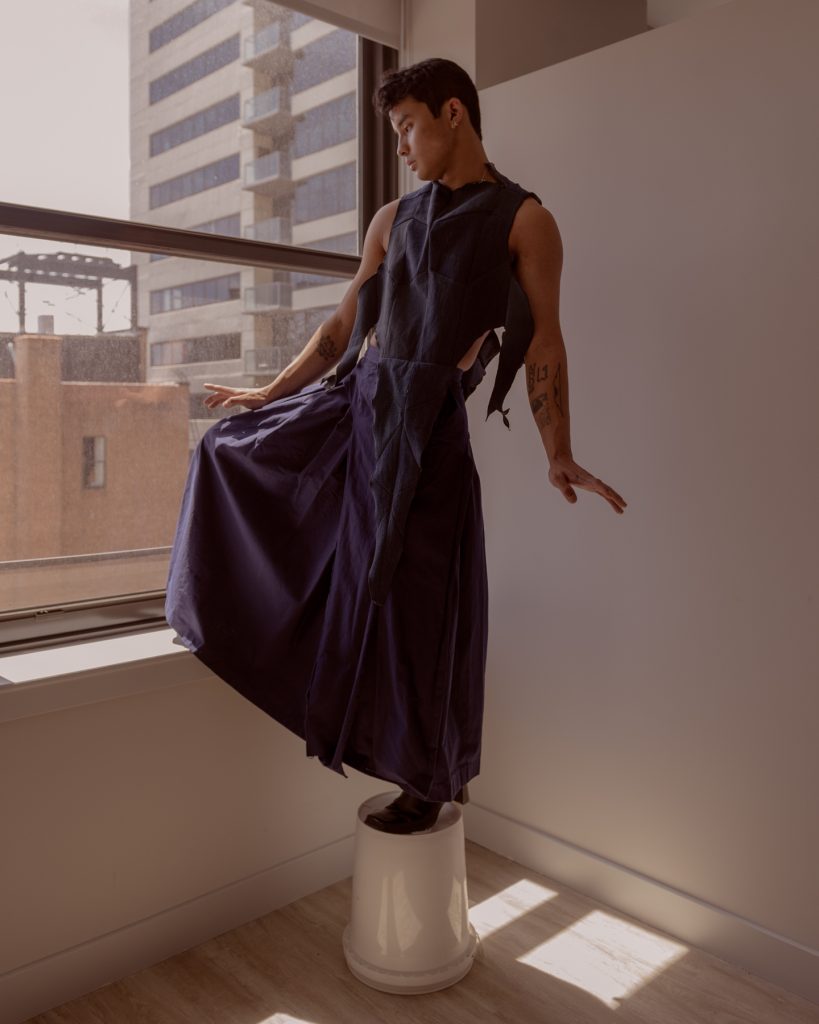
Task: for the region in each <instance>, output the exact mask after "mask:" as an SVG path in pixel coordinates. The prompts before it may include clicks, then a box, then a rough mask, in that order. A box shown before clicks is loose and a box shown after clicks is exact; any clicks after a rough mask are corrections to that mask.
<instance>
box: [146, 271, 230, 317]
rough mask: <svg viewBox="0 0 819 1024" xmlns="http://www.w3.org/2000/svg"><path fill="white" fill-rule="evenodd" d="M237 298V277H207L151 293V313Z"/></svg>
mask: <svg viewBox="0 0 819 1024" xmlns="http://www.w3.org/2000/svg"><path fill="white" fill-rule="evenodd" d="M238 298H239V275H238V274H228V275H227V276H225V277H209V278H207V280H204V281H192V282H191V283H190V284H181V285H177V286H176V287H174V288H162V289H159V290H157V291H154V292H151V312H152V313H167V312H168V311H169V310H171V309H188V308H189V307H191V306H207V305H208V304H209V303H211V302H227V301H228V300H229V299H238Z"/></svg>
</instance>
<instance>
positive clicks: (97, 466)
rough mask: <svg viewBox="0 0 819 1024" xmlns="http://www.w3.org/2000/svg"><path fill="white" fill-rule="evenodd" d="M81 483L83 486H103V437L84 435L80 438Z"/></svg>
mask: <svg viewBox="0 0 819 1024" xmlns="http://www.w3.org/2000/svg"><path fill="white" fill-rule="evenodd" d="M82 485H83V487H104V486H105V438H104V437H84V438H83V439H82Z"/></svg>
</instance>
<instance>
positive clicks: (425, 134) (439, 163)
mask: <svg viewBox="0 0 819 1024" xmlns="http://www.w3.org/2000/svg"><path fill="white" fill-rule="evenodd" d="M448 106H449V101H448V100H447V101H446V102H445V103H444V104H443V106H442V108H441V109H442V111H443V116H441V117H437V118H436V117H433V116H432V112H431V111H430V109H429V107H428V106H427V105H426V103H420V102H419V101H418V100H415V99H413V98H412V97H410V96H408V97H407V98H406V99H403V100H401V101H400V102H399V103H396V104H395V106H394V107H392V108H391V109H390V112H389V116H390V123H391V124H392V130H393V131H394V132H395V134H396V137H397V144H396V151H397V153H398V156H399V158H400V159H401V160H404V161H405V162H406V163H407V164H408V165H409V166H410V169H411V170H413V171H415V173H416V174H417V175H418V177H419V178H420V179H421V180H422V181H430V180H432V179H434V178H439V177H441V175H442V174H443V173H444V172H445V170H446V166H447V163H448V157H449V154H450V152H451V150H452V143H453V141H454V140H453V139H451V138H450V135H453V134H454V133H453V132H452V131H451V129H450V127H449V116H448V113H447V108H448Z"/></svg>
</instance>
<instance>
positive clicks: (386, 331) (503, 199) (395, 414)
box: [322, 161, 541, 604]
mask: <svg viewBox="0 0 819 1024" xmlns="http://www.w3.org/2000/svg"><path fill="white" fill-rule="evenodd" d="M486 166H487V167H489V168H490V169H491V171H492V172H493V174H494V176H495V177H496V178H497V179H498V181H497V183H491V182H490V183H487V182H470V183H468V184H466V185H462V186H460V187H459V188H456V189H451V188H449V187H448V186H447V185H444V184H442V183H441V182H439V181H432V182H429V183H428V184H427V185H425V186H423V187H422V188H419V189H416V190H415V191H414V192H411V193H409V194H408V195H405V196H403V197H402V198H401V199H400V200H399V204H398V209H397V210H396V214H395V219H394V221H393V224H392V229H391V231H390V239H389V243H388V246H387V253H386V256H385V258H384V260H383V262H382V263H381V264H380V265H379V268H378V270H377V271H376V273H375V274H373V275H372V276H371V277H369V278H368V279H367V280H366V281H365V282H364V283H363V284H362V286H361V288H360V290H359V295H358V309H357V315H356V321H355V324H354V326H353V331H352V334H351V336H350V340H349V344H348V346H347V351H346V352H345V353H344V356H343V357H342V359H341V362H340V363H339V365H338V367H337V368H336V370H335V372H334V373H332V374H329V375H328V376H327V377H324V378H322V383H324V384H325V385H326V386H327V387H336V386H338V384H339V383H340V382H341V381H343V379H344V377H345V375H346V374H347V373H349V371H350V370H351V369H352V367H353V366H354V365H355V362H356V359H357V358H358V354H359V351H360V349H361V344H362V341H363V340H364V337H365V335H366V334H367V333H368V332H369V331H370V330H371V329H373V328H374V329H375V331H376V333H377V336H378V338H379V347H380V349H381V361H380V363H379V367H378V384H377V387H376V393H375V423H374V438H373V440H374V444H375V471H374V473H373V476H372V478H371V480H370V486H371V488H372V492H373V498H374V500H375V503H376V510H377V524H376V545H375V553H374V556H373V562H372V565H371V566H370V571H369V584H370V596H371V597H372V599H373V600H374V601H376V602H377V603H379V604H380V603H382V602H383V601H384V600H385V598H386V595H387V593H388V591H389V588H390V585H391V580H392V575H393V573H394V571H395V567H396V565H397V564H398V560H399V559H400V557H401V551H402V548H403V536H404V530H405V524H406V518H407V515H408V513H409V509H410V506H411V503H412V498H413V494H414V492H415V486H416V483H417V480H418V476H419V473H420V470H421V456H422V453H423V451H424V448H425V446H426V443H427V440H428V438H429V436H430V432H431V430H432V425H433V423H434V422H435V416H436V415H437V412H438V410H439V409H440V407H441V402H442V401H443V397H444V395H445V394H446V392H447V390H448V389H449V388H450V387H451V385H452V382H453V381H454V380H455V379H456V376H457V374H458V373H459V372H460V371H459V370H458V366H457V364H458V363H459V362H460V361H461V359H462V358H463V357H464V356H465V355H466V353H467V352H468V351H469V349H470V347H471V346H472V344H473V343H474V341H475V339H476V338H478V337H480V336H481V335H482V334H484V333H485V332H487V331H488V332H489V333H488V334H487V336H486V338H485V340H484V342H483V344H482V346H481V349H480V352H479V354H478V360H477V363H478V365H477V367H476V368H475V374H477V375H482V374H483V372H484V371H485V368H486V366H487V364H488V363H489V362H490V360H491V359H493V358H494V356H495V355H496V354H497V353H498V351H500V357H499V360H498V370H497V374H496V377H495V386H494V388H493V389H492V394H491V395H490V397H489V405H488V408H487V418H488V417H489V415H490V414H491V413H492V412H494V411H495V410H500V412H501V415H502V416H503V421H504V423H505V424H506V426H507V427H508V426H509V420H508V417H507V413H508V411H509V410H508V409H503V408H502V403H503V399H504V398H505V397H506V393H507V392H508V390H509V387H510V385H511V383H512V380H513V379H514V377H515V375H516V373H517V371H518V369H519V368H520V366H521V365H522V363H523V358H524V355H525V352H526V349H527V348H528V347H529V343H530V341H531V340H532V332H533V326H534V325H533V321H532V316H531V311H530V308H529V303H528V300H527V298H526V294H525V293H524V291H523V289H522V288H521V287H520V285H519V284H518V282H517V280H516V278H515V277H514V276H513V274H512V264H511V262H510V259H509V232H510V231H511V228H512V222H513V221H514V219H515V214H516V213H517V211H518V207H519V206H520V204H521V203H522V202H523V200H524V199H526V197H527V196H532V197H534V198H535V199H536V200H537V201H538V202H541V200H540V197H539V196H537V195H536V194H535V193H534V192H528V191H526V190H525V189H523V188H522V187H521V186H520V185H518V184H517V183H516V182H513V181H511V180H510V179H509V178H507V177H506V176H505V175H503V174H501V173H500V172H499V171H498V170H497V168H496V167H495V166H494V164H492V163H490V162H488V161H487V164H486ZM501 325H504V326H505V330H504V336H503V345H501V343H500V342H499V341H498V337H497V335H496V334H495V332H494V329H493V328H495V327H499V326H501ZM476 382H477V377H476V376H472V377H471V378H470V379H468V380H467V393H468V392H469V391H470V390H471V389H473V388H474V386H475V384H476Z"/></svg>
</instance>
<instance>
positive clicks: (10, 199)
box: [0, 0, 130, 333]
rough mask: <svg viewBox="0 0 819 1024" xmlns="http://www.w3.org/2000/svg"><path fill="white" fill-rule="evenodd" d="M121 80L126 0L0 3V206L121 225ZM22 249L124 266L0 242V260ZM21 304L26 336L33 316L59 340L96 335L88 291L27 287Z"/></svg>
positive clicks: (0, 323)
mask: <svg viewBox="0 0 819 1024" xmlns="http://www.w3.org/2000/svg"><path fill="white" fill-rule="evenodd" d="M128 82H129V47H128V0H2V2H1V3H0V97H2V100H0V201H2V202H7V203H23V204H25V205H30V206H45V207H48V208H50V209H57V210H70V211H72V212H75V213H90V214H99V215H100V216H104V217H118V218H123V219H126V220H127V219H128V218H129V215H130V211H129V173H130V172H129V164H130V156H129V145H130V143H129V125H128V120H129V117H128V110H129V85H128ZM21 249H22V250H23V251H25V252H58V251H63V252H88V253H94V254H95V255H99V256H108V257H111V258H112V259H115V260H117V262H119V263H130V256H129V254H128V253H123V252H122V251H118V250H109V249H97V248H91V247H88V246H84V247H83V246H76V245H72V244H70V243H67V242H49V241H45V240H40V239H28V238H23V237H21V236H14V235H2V234H0V259H2V258H3V257H5V256H8V255H11V254H12V253H16V252H19V251H20V250H21ZM124 288H125V282H123V281H114V282H110V283H109V284H107V285H105V287H104V290H103V305H104V309H105V310H106V311H107V312H106V315H105V316H104V324H105V327H106V328H110V329H120V328H123V327H126V326H127V323H128V322H127V319H126V316H125V314H127V313H128V312H129V311H130V301H129V299H128V297H127V295H126V296H125V297H124V298H122V300H121V301H119V305H118V310H117V311H114V307H115V305H116V304H117V302H118V300H119V299H120V296H121V293H122V291H123V289H124ZM45 303H53V305H46V304H45ZM26 306H27V309H26V328H27V330H29V331H36V329H37V316H38V314H40V313H52V314H54V316H55V322H54V326H55V330H57V331H58V332H61V331H66V332H69V333H78V332H81V331H85V330H90V331H95V330H96V300H95V298H94V295H93V293H91V292H88V293H86V294H84V295H81V294H76V291H75V289H73V288H55V287H48V286H32V287H27V288H26ZM112 311H114V312H113V313H112ZM108 314H111V315H110V316H109V315H108ZM17 329H18V321H17V286H16V284H13V283H11V282H7V281H0V331H16V330H17Z"/></svg>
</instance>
